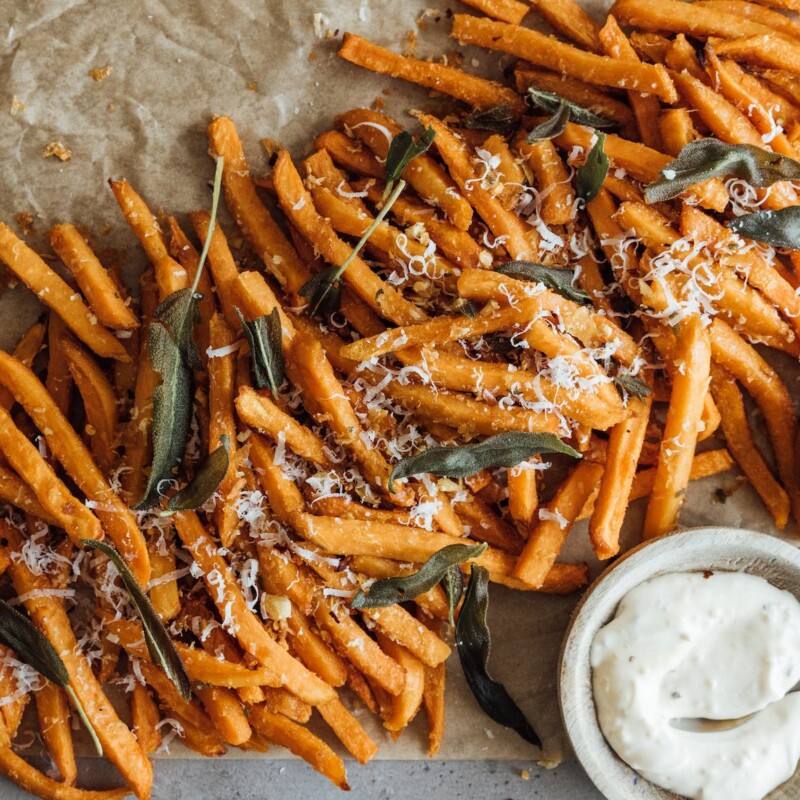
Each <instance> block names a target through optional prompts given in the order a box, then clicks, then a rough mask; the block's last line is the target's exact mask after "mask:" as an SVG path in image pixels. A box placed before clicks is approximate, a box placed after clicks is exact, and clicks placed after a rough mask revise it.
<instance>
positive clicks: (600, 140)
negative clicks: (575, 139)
mask: <svg viewBox="0 0 800 800" xmlns="http://www.w3.org/2000/svg"><path fill="white" fill-rule="evenodd" d="M605 143H606V135H605V134H604V133H598V134H597V140H596V141H595V143H594V144H593V145H592V149H591V150H590V151H589V155H588V156H587V157H586V162H585V163H584V164H581V166H579V167H578V169H577V170H575V194H577V195H578V197H580V198H581V200H583V202H584V203H591V202H592V200H594V199H595V197H597V193H598V192H599V191H600V188H601V187H602V185H603V181H604V180H605V179H606V175H608V168H609V166H610V165H611V162H610V161H609V160H608V156H607V155H606V154H605V152H604V151H603V147H604V145H605Z"/></svg>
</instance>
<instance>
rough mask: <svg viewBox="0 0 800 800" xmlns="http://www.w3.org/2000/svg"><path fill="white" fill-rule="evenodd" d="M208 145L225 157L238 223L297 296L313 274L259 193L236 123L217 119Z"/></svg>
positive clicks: (271, 270)
mask: <svg viewBox="0 0 800 800" xmlns="http://www.w3.org/2000/svg"><path fill="white" fill-rule="evenodd" d="M208 142H209V150H210V152H211V155H212V156H214V157H217V156H222V157H223V158H224V164H223V171H222V183H223V186H224V188H225V200H226V202H227V204H228V207H229V208H230V211H231V214H232V215H233V218H234V219H235V220H236V224H237V225H239V227H240V228H241V229H242V232H243V233H244V235H245V236H246V237H247V240H248V241H249V242H250V244H251V245H252V247H253V249H254V250H255V251H256V253H258V256H259V258H261V260H262V262H263V263H264V266H265V267H266V268H267V271H268V272H269V273H270V275H272V276H273V277H274V278H275V279H276V280H277V281H278V283H279V284H280V285H281V286H282V287H284V288H285V289H286V290H287V291H289V292H291V293H292V294H294V295H297V293H298V292H299V291H300V289H301V287H302V286H303V284H304V283H305V282H306V281H307V280H308V279H309V278H310V277H311V275H310V273H309V272H308V270H307V269H306V267H305V265H304V264H303V263H302V261H301V260H300V259H299V258H298V256H297V253H296V252H295V250H294V248H293V247H292V246H291V244H290V243H289V241H288V239H287V238H286V236H284V234H283V231H282V230H281V229H280V227H279V226H278V224H277V223H276V222H275V220H274V219H273V218H272V215H271V214H270V213H269V211H267V209H266V206H264V204H263V203H262V202H261V200H260V199H259V197H258V195H257V194H256V190H255V187H254V186H253V181H252V179H251V177H250V173H249V171H248V169H247V162H246V161H245V158H244V151H243V150H242V143H241V142H240V141H239V135H238V133H237V132H236V126H235V125H234V124H233V121H232V120H231V119H230V118H229V117H215V119H214V120H213V121H212V122H211V124H210V125H209V126H208Z"/></svg>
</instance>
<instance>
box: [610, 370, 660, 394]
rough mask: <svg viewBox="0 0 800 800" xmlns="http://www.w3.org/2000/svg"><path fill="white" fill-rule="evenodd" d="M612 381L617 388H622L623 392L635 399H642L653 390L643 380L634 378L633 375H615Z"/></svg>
mask: <svg viewBox="0 0 800 800" xmlns="http://www.w3.org/2000/svg"><path fill="white" fill-rule="evenodd" d="M614 383H615V384H616V385H617V388H618V389H622V392H623V394H625V395H630V396H631V397H635V398H636V399H637V400H644V399H645V397H647V395H649V394H650V393H651V392H652V391H653V390H652V389H651V388H650V387H649V386H648V385H647V384H646V383H645V382H644V381H643V380H641V379H639V378H634V377H633V375H616V376H615V377H614Z"/></svg>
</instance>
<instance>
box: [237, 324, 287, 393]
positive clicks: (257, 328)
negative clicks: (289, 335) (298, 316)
mask: <svg viewBox="0 0 800 800" xmlns="http://www.w3.org/2000/svg"><path fill="white" fill-rule="evenodd" d="M236 313H237V314H238V315H239V319H240V321H241V323H242V330H243V331H244V335H245V338H246V339H247V343H248V344H249V345H250V359H251V362H252V365H253V383H254V384H255V387H256V388H257V389H266V388H269V390H270V391H271V392H272V396H273V397H275V398H277V397H278V390H279V389H280V388H281V384H282V383H283V378H284V370H283V335H282V334H283V330H282V328H281V315H280V313H279V311H278V309H277V308H273V309H272V311H271V312H270V313H269V314H265V315H264V316H263V317H257V318H256V319H254V320H253V321H252V322H247V321H246V320H245V318H244V317H243V316H242V312H241V311H239V309H238V308H237V309H236Z"/></svg>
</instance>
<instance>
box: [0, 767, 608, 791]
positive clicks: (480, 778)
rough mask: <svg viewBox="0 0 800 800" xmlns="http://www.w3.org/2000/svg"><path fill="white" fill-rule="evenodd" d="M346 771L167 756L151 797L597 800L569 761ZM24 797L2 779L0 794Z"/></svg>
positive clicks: (93, 780) (92, 780) (108, 770)
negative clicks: (332, 774) (343, 787)
mask: <svg viewBox="0 0 800 800" xmlns="http://www.w3.org/2000/svg"><path fill="white" fill-rule="evenodd" d="M82 766H83V767H85V766H86V765H85V764H84V765H82ZM89 766H90V769H89V770H88V771H87V770H86V769H84V770H82V771H83V772H84V775H85V778H84V780H83V782H82V785H83V786H86V787H92V788H102V787H108V786H111V785H114V781H115V776H114V770H113V768H112V767H110V766H109V765H108V764H105V763H99V762H97V761H94V760H92V761H90V762H89ZM523 770H528V771H529V772H530V778H529V779H528V780H523V779H522V777H521V773H522V771H523ZM348 776H349V778H350V782H351V785H352V790H351V791H350V793H349V794H342V792H340V791H339V790H338V789H336V788H335V787H334V786H331V785H330V784H328V783H327V782H326V781H325V779H324V778H322V777H321V776H320V775H319V774H317V773H316V772H314V770H312V769H311V767H309V766H308V765H307V764H305V763H302V762H299V761H278V760H269V761H232V760H229V761H206V760H202V761H201V760H193V761H191V762H189V761H183V760H174V761H172V760H168V761H161V762H159V763H158V764H156V769H155V784H154V790H153V800H273V798H275V799H277V798H281V800H312V799H313V800H345V798H346V800H418V799H419V800H422V798H425V799H426V800H427V798H434V797H435V798H436V800H461V799H462V798H476V800H477V798H480V800H528V798H537V799H538V798H540V799H541V800H602V796H601V795H600V793H599V792H597V790H596V789H595V788H594V787H593V786H592V784H591V782H590V781H589V779H588V778H587V777H586V775H585V774H584V772H583V770H581V768H580V767H579V766H578V765H577V764H576V763H574V762H570V763H567V764H562V765H561V766H560V767H559V768H558V769H555V770H545V769H542V768H541V767H537V766H536V765H535V764H532V763H531V762H526V761H471V762H469V761H430V762H429V761H379V762H374V763H372V764H370V765H369V766H368V767H366V768H364V767H359V766H358V765H357V764H351V765H350V766H349V769H348ZM28 798H30V795H27V794H25V793H24V792H23V791H22V790H20V789H17V788H16V787H15V786H12V785H11V784H9V783H7V782H6V781H4V780H3V779H2V778H0V800H28Z"/></svg>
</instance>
